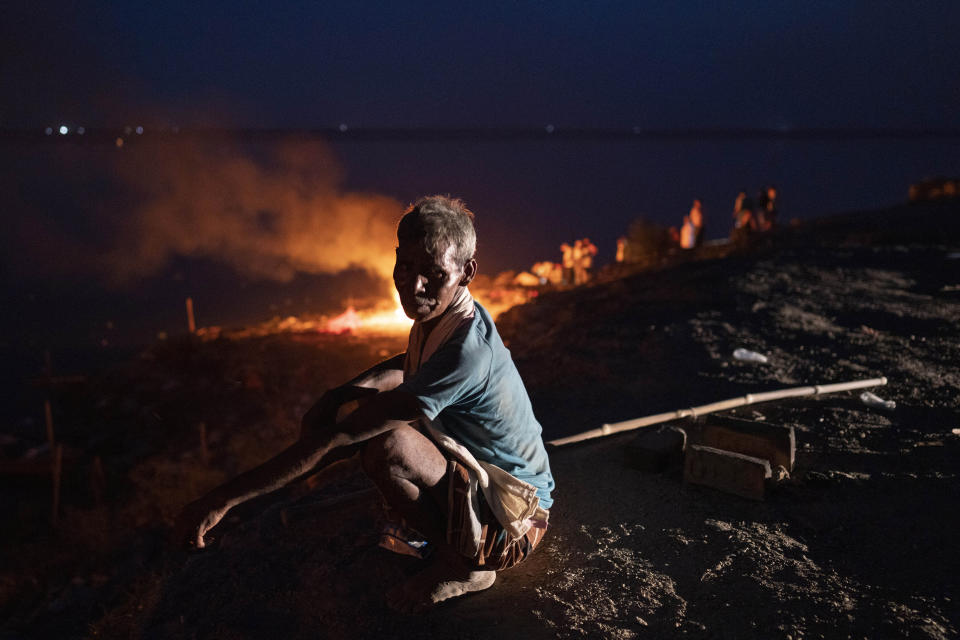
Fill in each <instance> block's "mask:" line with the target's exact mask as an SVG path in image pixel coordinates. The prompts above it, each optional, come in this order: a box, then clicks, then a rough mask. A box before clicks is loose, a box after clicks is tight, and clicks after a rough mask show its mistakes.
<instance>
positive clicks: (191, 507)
mask: <svg viewBox="0 0 960 640" xmlns="http://www.w3.org/2000/svg"><path fill="white" fill-rule="evenodd" d="M205 502H206V501H205V500H204V499H200V500H196V501H194V502H191V503H190V504H188V505H187V506H185V507H184V508H183V511H181V512H180V515H179V516H178V517H177V521H176V523H175V524H174V526H173V538H172V540H171V542H172V543H173V544H174V545H176V546H178V547H184V548H187V549H203V547H204V546H205V543H204V541H203V536H204V535H205V534H206V533H207V532H208V531H210V529H213V528H214V527H215V526H217V523H218V522H220V520H222V519H223V516H224V515H226V513H227V508H225V507H221V508H210V507H209V506H208V505H206V504H204V503H205Z"/></svg>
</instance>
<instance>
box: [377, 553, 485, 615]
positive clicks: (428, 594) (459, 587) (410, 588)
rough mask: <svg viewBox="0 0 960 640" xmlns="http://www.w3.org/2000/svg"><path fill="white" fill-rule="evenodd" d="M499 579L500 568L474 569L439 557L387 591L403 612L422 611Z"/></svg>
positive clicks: (394, 605)
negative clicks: (497, 569)
mask: <svg viewBox="0 0 960 640" xmlns="http://www.w3.org/2000/svg"><path fill="white" fill-rule="evenodd" d="M438 555H439V554H438ZM496 579H497V572H496V571H492V570H490V569H486V570H470V569H468V568H466V567H463V566H462V565H459V563H456V562H454V563H450V562H449V561H445V560H444V558H442V557H435V558H434V559H433V560H432V562H431V563H430V566H428V567H427V568H426V569H424V570H423V571H421V572H420V573H418V574H416V575H415V576H413V577H412V578H410V579H409V580H407V581H406V582H404V583H403V584H401V585H399V586H397V587H394V588H393V589H391V590H390V591H389V592H387V604H388V605H389V606H390V608H391V609H393V610H394V611H399V612H401V613H422V612H423V611H426V610H427V609H429V608H430V607H431V606H433V605H435V604H437V603H438V602H442V601H444V600H449V599H450V598H456V597H458V596H462V595H465V594H467V593H470V592H472V591H483V590H484V589H489V588H490V587H492V586H493V583H494V582H495V581H496Z"/></svg>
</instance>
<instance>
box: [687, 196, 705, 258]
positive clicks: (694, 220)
mask: <svg viewBox="0 0 960 640" xmlns="http://www.w3.org/2000/svg"><path fill="white" fill-rule="evenodd" d="M689 218H690V224H692V225H693V246H694V247H700V246H703V234H704V227H703V204H702V203H701V202H700V200H699V199H696V200H694V201H693V205H692V206H691V207H690V213H689Z"/></svg>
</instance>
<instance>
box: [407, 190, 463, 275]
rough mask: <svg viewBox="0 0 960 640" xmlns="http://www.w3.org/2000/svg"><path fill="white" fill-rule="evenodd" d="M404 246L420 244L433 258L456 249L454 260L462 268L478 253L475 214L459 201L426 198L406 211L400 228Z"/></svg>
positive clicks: (443, 198) (444, 198) (443, 197)
mask: <svg viewBox="0 0 960 640" xmlns="http://www.w3.org/2000/svg"><path fill="white" fill-rule="evenodd" d="M397 239H398V240H399V241H401V242H404V241H410V242H419V241H420V240H421V239H422V240H423V243H424V247H425V248H426V250H427V251H429V252H430V253H431V254H433V255H439V254H441V253H442V252H444V251H446V250H447V247H449V246H451V245H452V246H453V247H454V256H453V257H454V259H455V260H456V261H457V264H458V265H460V266H463V265H465V264H466V263H467V262H469V261H470V260H472V259H473V255H474V253H476V250H477V232H476V230H475V229H474V228H473V212H472V211H470V209H467V205H466V204H464V202H463V200H461V199H459V198H451V197H450V196H426V197H424V198H420V199H419V200H417V201H416V202H414V203H413V204H412V205H410V208H409V209H407V211H406V213H404V215H403V218H401V219H400V224H399V225H398V226H397Z"/></svg>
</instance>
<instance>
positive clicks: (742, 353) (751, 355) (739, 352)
mask: <svg viewBox="0 0 960 640" xmlns="http://www.w3.org/2000/svg"><path fill="white" fill-rule="evenodd" d="M733 357H734V358H736V359H737V360H742V361H744V362H757V363H760V364H766V363H767V362H768V359H767V356H765V355H763V354H762V353H757V352H756V351H750V350H749V349H744V348H743V347H740V348H739V349H734V351H733Z"/></svg>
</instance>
